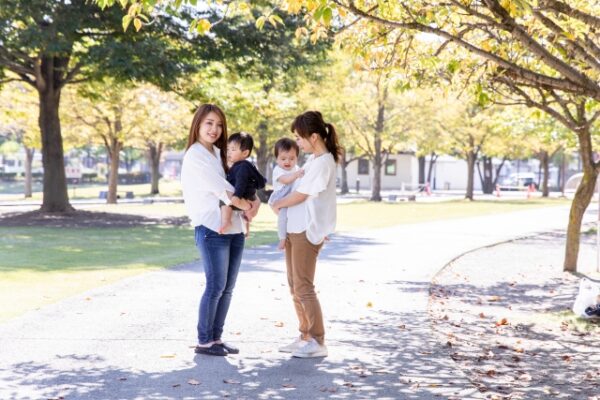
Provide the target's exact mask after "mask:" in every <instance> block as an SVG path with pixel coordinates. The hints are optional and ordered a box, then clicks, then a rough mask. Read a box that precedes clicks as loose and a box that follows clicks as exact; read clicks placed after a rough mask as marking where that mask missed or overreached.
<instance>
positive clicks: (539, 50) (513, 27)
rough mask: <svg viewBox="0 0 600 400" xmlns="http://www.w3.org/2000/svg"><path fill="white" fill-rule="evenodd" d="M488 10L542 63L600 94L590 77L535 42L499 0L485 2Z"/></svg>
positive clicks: (599, 89) (485, 0) (484, 0)
mask: <svg viewBox="0 0 600 400" xmlns="http://www.w3.org/2000/svg"><path fill="white" fill-rule="evenodd" d="M483 2H484V4H486V5H487V7H488V9H489V10H490V11H491V12H492V13H494V14H495V15H496V16H498V17H499V18H500V19H501V21H502V22H501V23H502V26H503V27H504V29H505V30H506V31H507V32H510V34H511V35H512V36H513V37H514V38H515V39H517V40H518V41H519V42H521V44H522V45H523V46H525V48H527V49H529V50H530V51H531V52H532V53H533V54H535V55H536V56H537V57H538V58H539V59H540V61H542V62H543V63H545V64H546V65H548V66H549V67H551V68H553V69H554V70H556V71H558V72H560V73H561V74H562V75H563V76H564V77H565V78H567V79H569V80H571V81H573V82H579V83H580V84H581V85H582V86H585V87H590V88H591V89H593V91H594V92H600V87H599V86H598V84H597V83H596V82H594V81H592V80H591V79H590V78H589V77H587V76H586V75H584V74H583V73H581V72H579V71H577V70H576V69H575V68H573V67H571V66H570V65H569V64H567V63H565V62H564V61H563V60H561V59H559V58H557V57H555V56H554V55H552V53H550V52H549V51H548V50H547V49H546V48H545V47H544V46H542V45H541V44H539V43H538V42H537V41H535V40H534V39H533V38H532V37H531V35H530V34H529V33H527V31H526V29H525V28H523V27H522V26H521V25H519V24H518V23H517V22H516V21H515V19H514V18H512V17H511V16H510V14H509V13H508V12H507V11H506V10H505V9H504V8H503V7H502V6H501V5H500V3H499V2H498V0H483Z"/></svg>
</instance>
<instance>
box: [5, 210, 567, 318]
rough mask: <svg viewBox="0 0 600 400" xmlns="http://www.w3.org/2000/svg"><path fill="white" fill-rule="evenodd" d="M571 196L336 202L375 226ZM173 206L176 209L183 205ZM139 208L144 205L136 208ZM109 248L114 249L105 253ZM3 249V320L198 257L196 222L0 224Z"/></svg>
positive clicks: (265, 221) (265, 239)
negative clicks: (193, 224) (124, 225)
mask: <svg viewBox="0 0 600 400" xmlns="http://www.w3.org/2000/svg"><path fill="white" fill-rule="evenodd" d="M566 204H568V202H567V201H561V200H544V199H535V200H531V201H502V202H497V201H477V202H466V201H450V202H444V203H394V204H389V203H371V202H357V203H351V204H344V205H339V206H338V220H339V224H338V230H339V231H352V230H357V229H374V228H380V227H386V226H394V225H400V224H409V223H419V222H427V221H433V220H440V219H452V218H464V217H474V216H478V215H487V214H493V213H502V212H511V211H518V210H526V209H529V208H539V207H547V206H559V205H566ZM170 207H171V210H172V211H174V212H176V213H177V212H181V210H179V211H178V210H176V209H173V208H172V207H173V206H170ZM123 210H127V208H126V207H123ZM139 210H140V208H139V207H136V208H132V209H131V211H135V212H139ZM125 212H126V211H125ZM255 221H256V222H255V223H253V226H252V234H251V236H250V239H249V240H248V242H247V246H248V247H252V246H258V245H263V244H269V243H274V242H275V241H276V232H275V221H276V220H275V216H274V215H273V214H272V213H271V212H270V210H268V207H263V208H261V212H260V214H259V217H257V219H256V220H255ZM57 232H60V235H57ZM165 244H168V245H165ZM107 249H112V250H111V251H110V252H109V253H108V255H107ZM115 249H118V251H116V250H115ZM0 254H2V257H1V259H0V305H4V306H0V322H2V321H6V320H8V319H10V318H13V317H16V316H18V315H21V314H23V313H25V312H27V311H30V310H35V309H38V308H39V307H42V306H44V305H46V304H50V303H54V302H57V301H59V300H61V299H64V298H67V297H70V296H73V295H77V294H80V293H83V292H85V291H87V290H90V289H93V288H96V287H99V286H103V285H107V284H110V283H113V282H116V281H118V280H120V279H123V278H126V277H130V276H134V275H137V274H140V273H144V272H148V271H152V270H156V269H160V268H167V267H171V266H173V265H177V264H181V263H185V262H190V261H192V260H194V259H196V258H197V257H198V253H197V250H196V248H195V247H194V243H193V230H192V229H191V228H190V227H175V226H148V227H135V228H127V229H125V228H70V229H66V228H61V229H60V230H58V229H57V228H38V227H23V228H12V227H10V228H9V227H0Z"/></svg>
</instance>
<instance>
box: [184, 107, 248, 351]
mask: <svg viewBox="0 0 600 400" xmlns="http://www.w3.org/2000/svg"><path fill="white" fill-rule="evenodd" d="M226 151H227V121H226V119H225V114H224V113H223V111H221V109H220V108H219V107H217V106H215V105H213V104H204V105H202V106H200V107H199V108H198V110H197V111H196V113H195V115H194V119H193V121H192V126H191V128H190V133H189V136H188V145H187V149H186V152H185V156H184V157H183V165H182V167H181V187H182V190H183V200H184V203H185V207H186V210H187V213H188V216H189V217H190V220H191V224H192V226H193V227H194V229H195V239H196V247H197V248H198V250H199V252H200V256H201V259H202V266H203V267H204V273H205V275H206V287H205V289H204V294H203V295H202V299H201V301H200V309H199V313H198V345H197V346H196V348H195V352H196V353H199V354H206V355H211V356H226V355H227V354H237V353H239V350H238V349H237V348H235V347H233V346H231V345H229V344H226V343H224V342H223V341H222V340H221V334H222V333H223V326H224V325H225V317H226V316H227V312H228V310H229V305H230V303H231V297H232V294H233V288H234V286H235V282H236V279H237V274H238V271H239V269H240V264H241V261H242V252H243V250H244V229H245V223H244V219H243V216H242V213H241V212H238V211H234V215H233V216H232V218H231V219H232V224H231V226H230V227H229V229H228V230H227V231H226V232H223V234H219V228H220V226H221V209H220V207H219V201H222V202H224V203H225V204H230V203H231V200H230V197H231V194H232V193H233V192H234V188H233V186H231V184H230V183H229V182H227V180H226V179H225V173H226V172H227V162H226ZM259 204H260V202H259V201H257V202H254V203H252V202H249V201H247V200H244V199H241V203H240V208H241V209H243V210H246V211H245V213H246V216H247V217H250V218H251V217H253V216H255V215H256V212H257V211H258V206H259Z"/></svg>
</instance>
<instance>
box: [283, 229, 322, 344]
mask: <svg viewBox="0 0 600 400" xmlns="http://www.w3.org/2000/svg"><path fill="white" fill-rule="evenodd" d="M321 247H323V244H322V243H321V244H319V245H314V244H312V243H311V242H309V241H308V239H307V238H306V233H305V232H302V233H288V234H287V240H286V243H285V262H286V266H287V278H288V284H289V285H290V291H291V293H292V298H293V300H294V307H295V308H296V314H297V315H298V322H299V323H300V327H299V329H300V332H301V333H302V338H303V339H309V338H314V339H315V340H316V341H317V342H319V343H320V344H323V340H324V338H325V327H324V326H323V314H322V313H321V305H320V304H319V299H317V293H316V292H315V285H314V280H315V270H316V267H317V257H318V256H319V251H320V250H321Z"/></svg>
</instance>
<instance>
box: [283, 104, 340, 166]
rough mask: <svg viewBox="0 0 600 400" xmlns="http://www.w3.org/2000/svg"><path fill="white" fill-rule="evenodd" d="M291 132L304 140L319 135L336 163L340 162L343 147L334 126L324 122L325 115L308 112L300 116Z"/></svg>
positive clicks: (293, 124)
mask: <svg viewBox="0 0 600 400" xmlns="http://www.w3.org/2000/svg"><path fill="white" fill-rule="evenodd" d="M291 131H292V132H296V133H297V134H298V135H299V136H301V137H303V138H308V137H309V136H310V135H311V134H313V133H317V134H319V136H321V138H322V139H323V141H324V142H325V147H326V148H327V151H329V152H330V153H331V155H332V156H333V159H334V160H335V162H336V163H337V162H338V161H339V159H340V157H341V155H342V147H341V146H340V144H339V142H338V137H337V133H336V131H335V128H334V127H333V125H332V124H330V123H326V122H325V121H324V120H323V115H321V113H320V112H319V111H307V112H305V113H304V114H300V115H298V116H297V117H296V118H295V119H294V122H292V126H291Z"/></svg>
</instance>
